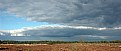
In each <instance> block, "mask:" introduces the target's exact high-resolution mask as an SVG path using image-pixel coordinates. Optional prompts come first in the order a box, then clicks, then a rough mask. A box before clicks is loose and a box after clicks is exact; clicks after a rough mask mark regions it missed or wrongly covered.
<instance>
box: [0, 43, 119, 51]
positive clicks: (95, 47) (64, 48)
mask: <svg viewBox="0 0 121 51" xmlns="http://www.w3.org/2000/svg"><path fill="white" fill-rule="evenodd" d="M2 48H3V49H2ZM0 51H121V44H120V43H70V44H53V45H48V44H0Z"/></svg>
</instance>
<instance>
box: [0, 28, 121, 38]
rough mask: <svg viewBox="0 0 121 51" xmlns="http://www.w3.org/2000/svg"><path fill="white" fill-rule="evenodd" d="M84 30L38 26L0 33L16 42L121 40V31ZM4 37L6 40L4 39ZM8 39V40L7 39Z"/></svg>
mask: <svg viewBox="0 0 121 51" xmlns="http://www.w3.org/2000/svg"><path fill="white" fill-rule="evenodd" d="M100 29H101V28H97V29H95V28H84V27H70V26H38V27H26V28H22V29H18V30H9V32H8V31H6V30H5V31H0V33H2V34H4V36H2V35H1V36H0V38H1V39H12V40H13V39H14V40H23V38H25V39H24V40H80V39H81V40H120V36H121V34H120V33H121V29H102V30H100ZM3 37H4V38H3ZM5 37H7V38H5Z"/></svg>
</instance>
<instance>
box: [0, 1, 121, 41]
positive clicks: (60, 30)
mask: <svg viewBox="0 0 121 51" xmlns="http://www.w3.org/2000/svg"><path fill="white" fill-rule="evenodd" d="M0 40H65V41H76V40H87V41H92V40H121V0H0Z"/></svg>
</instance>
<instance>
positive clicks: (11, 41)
mask: <svg viewBox="0 0 121 51" xmlns="http://www.w3.org/2000/svg"><path fill="white" fill-rule="evenodd" d="M65 43H121V40H114V41H13V40H0V44H65Z"/></svg>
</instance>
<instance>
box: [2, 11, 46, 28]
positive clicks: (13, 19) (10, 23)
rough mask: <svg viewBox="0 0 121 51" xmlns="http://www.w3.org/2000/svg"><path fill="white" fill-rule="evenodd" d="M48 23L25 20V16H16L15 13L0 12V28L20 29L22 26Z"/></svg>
mask: <svg viewBox="0 0 121 51" xmlns="http://www.w3.org/2000/svg"><path fill="white" fill-rule="evenodd" d="M41 25H48V23H46V22H34V21H27V20H26V19H25V18H21V17H17V16H15V15H9V14H3V13H1V14H0V30H12V29H20V28H23V27H34V26H41Z"/></svg>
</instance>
